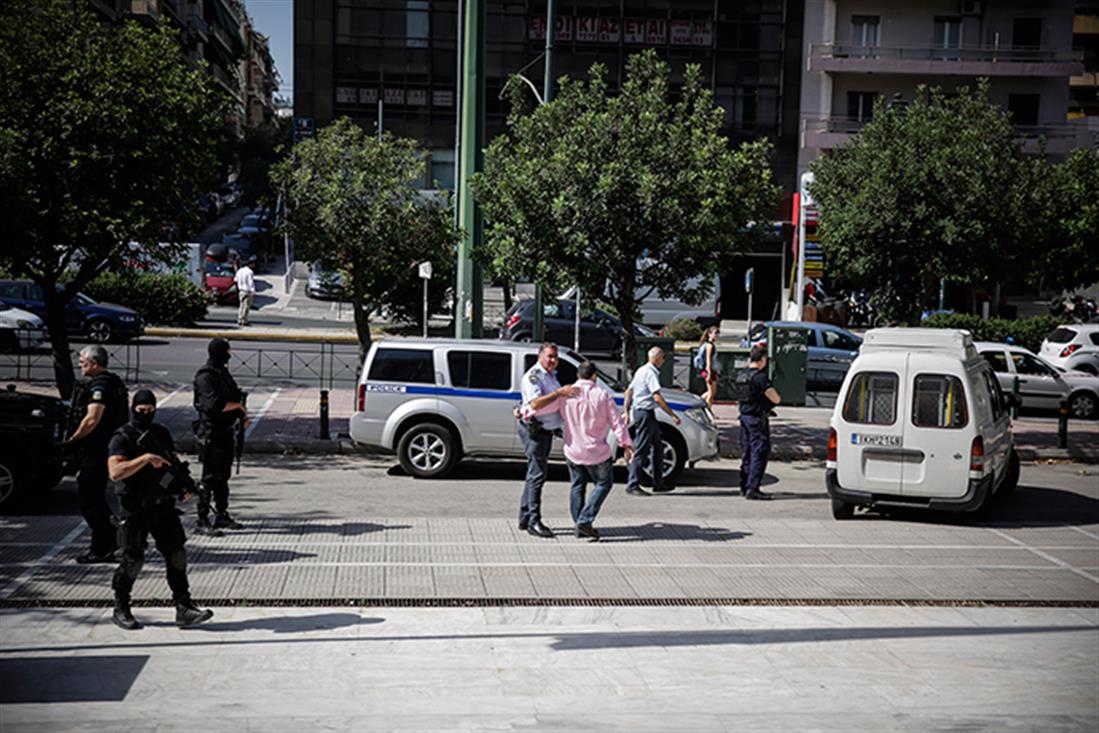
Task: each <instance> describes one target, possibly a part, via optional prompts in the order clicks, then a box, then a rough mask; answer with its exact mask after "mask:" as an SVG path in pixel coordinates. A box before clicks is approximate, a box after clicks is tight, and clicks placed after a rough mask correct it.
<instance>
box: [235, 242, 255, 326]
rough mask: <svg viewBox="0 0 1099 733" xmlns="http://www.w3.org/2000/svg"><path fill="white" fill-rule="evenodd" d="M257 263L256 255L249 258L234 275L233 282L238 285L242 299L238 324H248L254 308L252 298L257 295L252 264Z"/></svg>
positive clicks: (240, 298)
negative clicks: (250, 313) (250, 311)
mask: <svg viewBox="0 0 1099 733" xmlns="http://www.w3.org/2000/svg"><path fill="white" fill-rule="evenodd" d="M255 263H256V257H255V255H253V256H251V257H249V258H248V262H246V263H245V264H244V267H241V268H240V269H239V270H237V274H236V275H234V276H233V282H235V283H236V285H237V298H238V299H239V300H240V309H239V310H238V311H237V325H238V326H248V325H250V324H249V323H248V311H249V310H251V309H252V299H253V298H255V297H256V281H255V275H254V274H253V272H252V265H254V264H255Z"/></svg>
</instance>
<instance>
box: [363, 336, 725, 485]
mask: <svg viewBox="0 0 1099 733" xmlns="http://www.w3.org/2000/svg"><path fill="white" fill-rule="evenodd" d="M559 357H560V359H559V361H558V364H557V379H558V381H559V382H560V383H561V384H562V385H568V384H572V383H573V382H575V381H576V368H577V366H578V365H579V364H580V362H582V361H584V357H583V356H581V355H580V354H577V353H576V352H574V351H570V350H567V349H564V348H561V349H560V352H559ZM537 360H538V345H537V344H530V343H514V342H492V341H462V340H442V339H400V340H387V341H375V342H374V344H373V345H372V346H371V348H370V353H369V354H367V356H366V363H365V364H364V366H363V371H362V377H361V379H360V383H359V387H358V394H357V397H356V404H355V412H354V413H353V414H352V416H351V423H350V428H351V438H352V439H353V440H355V441H356V442H358V443H362V444H364V445H368V446H372V447H375V448H382V449H384V450H388V451H393V452H396V454H397V457H398V458H399V460H400V462H401V466H402V467H403V468H404V470H405V471H407V472H408V473H409V474H410V475H412V476H416V477H420V478H435V477H439V476H444V475H446V473H447V472H449V471H450V470H451V469H452V468H453V467H454V465H455V464H456V463H457V462H458V461H459V460H461V459H462V458H463V457H466V456H478V457H506V458H522V457H523V446H522V444H521V442H520V440H519V435H518V432H517V424H516V419H515V416H514V410H515V408H516V406H518V405H519V404H520V403H521V401H522V396H521V394H520V386H519V385H520V380H521V379H522V377H523V374H524V373H526V371H527V370H528V369H530V368H531V367H532V366H533V365H534V363H535V362H536V361H537ZM596 379H597V381H598V383H599V385H600V386H601V387H603V388H604V389H606V390H608V391H609V392H611V393H612V394H613V395H614V398H615V402H617V403H618V404H619V405H621V404H622V393H621V392H617V391H614V390H613V389H612V388H611V387H610V385H611V384H613V382H614V380H613V379H611V378H610V377H608V376H607V375H605V374H603V373H602V372H600V373H599V374H598V375H597V377H596ZM663 393H664V398H665V399H666V400H667V401H668V405H669V406H670V407H671V408H672V409H673V410H674V411H675V412H676V413H678V414H679V415H680V416H681V418H682V423H681V425H679V426H676V425H675V423H674V422H673V421H672V420H671V419H670V418H669V417H668V416H667V415H665V414H664V413H663V411H658V412H657V416H658V418H659V419H660V421H661V423H660V427H661V430H662V433H663V437H664V476H665V477H666V478H672V479H674V478H675V476H677V475H678V474H679V473H680V472H681V471H682V470H683V467H684V465H685V464H688V463H690V464H691V465H694V463H695V461H699V460H705V459H709V458H715V457H717V454H718V445H717V426H716V425H715V424H714V418H713V413H712V412H711V411H710V409H709V408H708V407H707V406H706V403H705V402H703V401H702V400H701V399H700V398H699V397H697V396H695V395H693V394H690V393H689V392H683V391H680V390H674V389H665V390H664V391H663ZM608 441H610V442H611V444H612V445H613V444H614V443H613V441H614V436H613V435H611V436H610V437H609V438H608ZM551 457H554V458H557V459H559V460H560V459H561V458H562V457H563V455H562V452H561V441H560V440H557V441H554V448H553V454H551Z"/></svg>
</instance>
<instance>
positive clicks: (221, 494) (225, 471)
mask: <svg viewBox="0 0 1099 733" xmlns="http://www.w3.org/2000/svg"><path fill="white" fill-rule="evenodd" d="M235 442H236V436H235V435H234V434H233V432H232V431H215V432H211V433H208V434H207V435H206V437H205V438H203V440H202V442H201V443H200V444H199V456H198V457H199V460H201V461H202V489H203V490H202V491H201V492H199V496H198V516H199V517H208V516H210V495H211V494H213V499H214V508H215V509H216V510H217V513H218V514H224V513H225V512H227V511H229V476H230V475H231V474H232V472H233V458H234V454H235V452H236V451H235V449H236V445H235Z"/></svg>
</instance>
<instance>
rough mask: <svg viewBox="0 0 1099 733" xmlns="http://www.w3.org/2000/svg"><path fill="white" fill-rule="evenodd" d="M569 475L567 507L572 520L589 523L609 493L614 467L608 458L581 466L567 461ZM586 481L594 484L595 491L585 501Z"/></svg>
mask: <svg viewBox="0 0 1099 733" xmlns="http://www.w3.org/2000/svg"><path fill="white" fill-rule="evenodd" d="M568 464H569V477H570V478H571V479H572V489H571V493H570V494H569V509H570V510H571V511H572V521H573V522H575V523H576V524H591V523H592V522H594V521H595V515H597V514H599V508H600V507H602V506H603V502H604V501H606V499H607V494H609V493H611V485H612V484H613V483H614V468H613V467H612V466H611V462H610V459H607V460H605V461H603V462H602V463H595V464H592V465H590V466H581V465H578V464H575V463H573V462H572V461H569V462H568ZM588 481H591V482H592V483H593V484H595V491H593V492H592V494H591V498H590V499H588V500H587V502H586V503H585V501H584V496H585V494H587V491H588Z"/></svg>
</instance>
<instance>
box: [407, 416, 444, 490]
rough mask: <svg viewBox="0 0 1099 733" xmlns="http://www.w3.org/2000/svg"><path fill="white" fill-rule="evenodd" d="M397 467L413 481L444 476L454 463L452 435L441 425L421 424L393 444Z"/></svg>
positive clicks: (413, 427) (410, 429)
mask: <svg viewBox="0 0 1099 733" xmlns="http://www.w3.org/2000/svg"><path fill="white" fill-rule="evenodd" d="M397 458H398V459H399V460H400V462H401V468H403V469H404V470H405V472H406V473H408V475H410V476H414V477H416V478H438V477H440V476H445V475H446V474H447V473H449V472H450V469H451V468H453V466H454V464H455V463H456V462H457V460H458V445H457V441H456V440H455V439H454V435H453V434H452V433H451V432H450V431H449V430H447V429H446V428H445V427H443V426H442V425H437V424H435V423H421V424H420V425H414V426H412V427H411V428H409V429H408V431H406V432H405V434H404V435H402V436H401V440H400V442H399V443H398V444H397Z"/></svg>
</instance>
